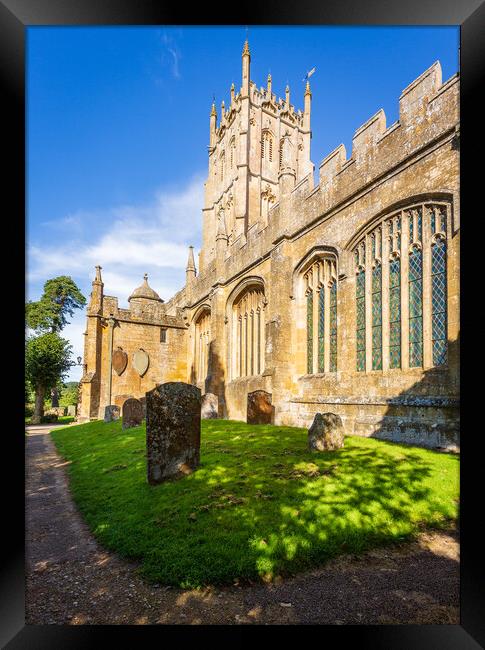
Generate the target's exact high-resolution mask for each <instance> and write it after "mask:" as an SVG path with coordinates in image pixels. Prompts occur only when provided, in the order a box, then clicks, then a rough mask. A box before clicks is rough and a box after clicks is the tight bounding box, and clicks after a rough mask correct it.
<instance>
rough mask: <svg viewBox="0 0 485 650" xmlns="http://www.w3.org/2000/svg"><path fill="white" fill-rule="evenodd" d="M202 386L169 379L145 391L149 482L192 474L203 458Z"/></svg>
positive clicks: (154, 482) (158, 481)
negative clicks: (201, 440)
mask: <svg viewBox="0 0 485 650" xmlns="http://www.w3.org/2000/svg"><path fill="white" fill-rule="evenodd" d="M200 407H201V396H200V389H199V388H197V387H196V386H192V385H191V384H185V383H183V382H178V381H177V382H168V383H166V384H161V385H158V386H156V387H155V388H154V389H153V390H151V391H149V392H148V393H146V429H147V476H148V482H149V483H151V484H152V485H153V484H157V483H162V482H163V481H167V480H168V479H171V478H181V477H183V476H186V475H187V474H191V473H192V472H193V471H194V470H195V469H196V468H197V466H198V464H199V460H200Z"/></svg>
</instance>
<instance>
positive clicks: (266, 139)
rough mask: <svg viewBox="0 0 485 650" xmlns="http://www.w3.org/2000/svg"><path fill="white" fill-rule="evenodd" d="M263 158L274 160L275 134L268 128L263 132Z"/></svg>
mask: <svg viewBox="0 0 485 650" xmlns="http://www.w3.org/2000/svg"><path fill="white" fill-rule="evenodd" d="M261 158H262V159H263V160H269V162H273V136H272V135H271V133H270V132H269V131H267V130H265V131H263V133H262V134H261Z"/></svg>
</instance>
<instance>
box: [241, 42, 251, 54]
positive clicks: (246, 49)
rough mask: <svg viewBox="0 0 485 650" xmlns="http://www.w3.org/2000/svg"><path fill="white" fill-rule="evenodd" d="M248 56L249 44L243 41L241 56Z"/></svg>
mask: <svg viewBox="0 0 485 650" xmlns="http://www.w3.org/2000/svg"><path fill="white" fill-rule="evenodd" d="M250 54H251V53H250V51H249V43H248V39H246V40H245V41H244V48H243V53H242V55H243V56H245V55H250Z"/></svg>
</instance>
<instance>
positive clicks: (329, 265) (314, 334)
mask: <svg viewBox="0 0 485 650" xmlns="http://www.w3.org/2000/svg"><path fill="white" fill-rule="evenodd" d="M303 281H304V283H305V297H306V298H305V299H306V355H307V364H306V371H307V374H315V373H324V372H336V370H337V267H336V259H335V258H334V257H333V256H331V257H322V258H320V259H318V260H316V261H315V262H314V263H313V264H312V265H311V266H310V268H308V269H307V270H306V271H305V272H304V274H303Z"/></svg>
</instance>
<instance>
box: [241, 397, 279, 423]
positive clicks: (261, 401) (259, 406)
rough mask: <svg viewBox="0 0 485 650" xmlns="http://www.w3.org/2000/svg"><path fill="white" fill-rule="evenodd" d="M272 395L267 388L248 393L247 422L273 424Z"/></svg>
mask: <svg viewBox="0 0 485 650" xmlns="http://www.w3.org/2000/svg"><path fill="white" fill-rule="evenodd" d="M271 400H272V395H271V393H267V392H266V391H265V390H255V391H253V392H252V393H248V406H247V417H246V422H247V423H248V424H271V421H272V419H273V406H272V404H271Z"/></svg>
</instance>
